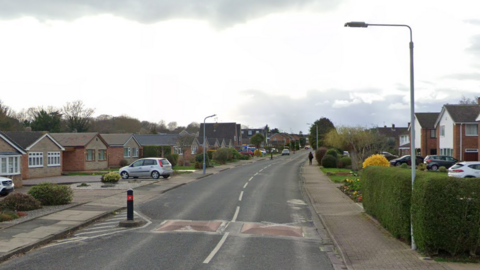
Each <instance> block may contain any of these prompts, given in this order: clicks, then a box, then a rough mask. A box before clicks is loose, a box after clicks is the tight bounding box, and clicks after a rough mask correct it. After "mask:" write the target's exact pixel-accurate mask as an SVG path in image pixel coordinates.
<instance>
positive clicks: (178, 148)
mask: <svg viewBox="0 0 480 270" xmlns="http://www.w3.org/2000/svg"><path fill="white" fill-rule="evenodd" d="M173 152H174V153H175V154H179V155H183V151H182V148H181V147H178V146H174V147H173Z"/></svg>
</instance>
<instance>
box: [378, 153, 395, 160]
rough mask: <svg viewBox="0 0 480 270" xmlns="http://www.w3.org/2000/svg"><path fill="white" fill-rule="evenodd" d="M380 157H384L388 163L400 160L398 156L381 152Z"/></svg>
mask: <svg viewBox="0 0 480 270" xmlns="http://www.w3.org/2000/svg"><path fill="white" fill-rule="evenodd" d="M380 155H382V156H384V157H385V158H386V159H387V160H388V161H390V160H392V159H396V158H398V156H397V155H394V154H390V153H389V152H380Z"/></svg>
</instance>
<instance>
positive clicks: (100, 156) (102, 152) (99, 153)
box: [98, 150, 107, 160]
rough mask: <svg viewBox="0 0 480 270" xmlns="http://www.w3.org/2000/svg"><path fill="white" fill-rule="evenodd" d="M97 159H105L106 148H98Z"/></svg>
mask: <svg viewBox="0 0 480 270" xmlns="http://www.w3.org/2000/svg"><path fill="white" fill-rule="evenodd" d="M98 160H107V150H98Z"/></svg>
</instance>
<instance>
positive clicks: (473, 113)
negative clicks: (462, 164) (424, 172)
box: [435, 100, 480, 161]
mask: <svg viewBox="0 0 480 270" xmlns="http://www.w3.org/2000/svg"><path fill="white" fill-rule="evenodd" d="M479 103H480V100H479ZM479 114H480V104H456V105H449V104H447V105H443V108H442V111H441V112H440V114H439V115H438V118H437V121H436V122H435V128H436V129H437V137H438V141H437V142H438V147H437V148H438V149H439V154H440V155H448V156H453V157H454V158H456V159H458V160H465V161H477V160H479V156H478V144H479V139H478V125H479V124H478V122H477V119H478V116H479Z"/></svg>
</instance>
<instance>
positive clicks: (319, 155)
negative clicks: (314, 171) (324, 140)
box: [315, 147, 327, 165]
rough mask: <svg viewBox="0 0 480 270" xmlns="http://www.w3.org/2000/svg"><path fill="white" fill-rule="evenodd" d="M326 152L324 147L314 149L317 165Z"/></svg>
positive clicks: (320, 162)
mask: <svg viewBox="0 0 480 270" xmlns="http://www.w3.org/2000/svg"><path fill="white" fill-rule="evenodd" d="M326 153H327V148H326V147H320V148H318V150H317V151H315V159H316V160H317V163H318V165H320V164H322V159H323V157H324V156H325V154H326Z"/></svg>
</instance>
